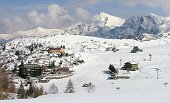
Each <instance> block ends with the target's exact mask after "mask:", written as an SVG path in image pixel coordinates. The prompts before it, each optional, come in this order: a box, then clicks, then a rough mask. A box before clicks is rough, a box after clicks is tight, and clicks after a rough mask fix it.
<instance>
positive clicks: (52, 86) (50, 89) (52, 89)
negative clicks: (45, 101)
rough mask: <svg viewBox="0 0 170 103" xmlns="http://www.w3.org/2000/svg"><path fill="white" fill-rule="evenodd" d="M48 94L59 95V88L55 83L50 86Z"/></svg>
mask: <svg viewBox="0 0 170 103" xmlns="http://www.w3.org/2000/svg"><path fill="white" fill-rule="evenodd" d="M48 93H49V94H56V93H58V88H57V86H56V85H55V84H54V83H53V84H51V86H50V88H49V90H48Z"/></svg>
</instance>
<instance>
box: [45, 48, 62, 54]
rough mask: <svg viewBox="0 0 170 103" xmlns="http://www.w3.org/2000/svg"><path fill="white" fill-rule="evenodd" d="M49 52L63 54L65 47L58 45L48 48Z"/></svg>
mask: <svg viewBox="0 0 170 103" xmlns="http://www.w3.org/2000/svg"><path fill="white" fill-rule="evenodd" d="M47 52H48V53H62V54H63V53H64V52H65V51H64V49H63V48H61V47H58V48H49V49H48V50H47Z"/></svg>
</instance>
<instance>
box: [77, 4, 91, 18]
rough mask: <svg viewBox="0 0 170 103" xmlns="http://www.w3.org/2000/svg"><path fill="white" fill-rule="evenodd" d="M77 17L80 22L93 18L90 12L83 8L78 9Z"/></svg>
mask: <svg viewBox="0 0 170 103" xmlns="http://www.w3.org/2000/svg"><path fill="white" fill-rule="evenodd" d="M75 16H76V18H77V19H79V21H88V20H89V19H90V18H91V17H92V15H91V14H90V12H89V11H87V10H85V9H84V8H81V7H78V8H76V10H75Z"/></svg>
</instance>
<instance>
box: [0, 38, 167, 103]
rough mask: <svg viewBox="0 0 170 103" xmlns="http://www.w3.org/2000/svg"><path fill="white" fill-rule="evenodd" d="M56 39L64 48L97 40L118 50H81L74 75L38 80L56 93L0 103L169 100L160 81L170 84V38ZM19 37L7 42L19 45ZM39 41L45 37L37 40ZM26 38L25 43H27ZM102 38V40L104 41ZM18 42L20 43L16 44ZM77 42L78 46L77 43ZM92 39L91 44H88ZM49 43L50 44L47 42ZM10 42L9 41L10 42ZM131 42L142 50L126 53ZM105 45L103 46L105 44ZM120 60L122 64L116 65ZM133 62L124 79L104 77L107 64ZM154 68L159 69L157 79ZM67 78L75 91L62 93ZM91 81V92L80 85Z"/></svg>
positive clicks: (145, 102)
mask: <svg viewBox="0 0 170 103" xmlns="http://www.w3.org/2000/svg"><path fill="white" fill-rule="evenodd" d="M55 37H56V38H57V37H58V39H57V41H62V40H64V41H62V42H63V43H64V44H66V45H67V43H69V44H68V45H67V46H68V47H73V45H76V46H78V47H74V49H71V50H76V49H75V48H79V47H81V45H82V44H81V43H82V42H85V44H83V45H86V46H87V47H88V46H91V45H92V47H94V44H95V43H94V41H100V43H99V44H98V45H100V46H101V47H103V46H104V45H105V44H112V46H113V45H115V46H117V47H119V48H120V51H118V52H116V53H114V52H105V51H103V50H99V51H91V52H90V51H84V52H82V53H81V56H82V58H84V59H85V60H86V62H85V63H84V64H81V65H78V66H76V67H74V68H73V69H74V70H75V74H74V75H73V76H71V77H68V78H64V79H59V80H51V81H50V82H49V83H46V84H45V83H44V84H43V83H41V84H40V83H39V84H38V85H42V86H43V87H44V89H45V90H48V88H49V86H50V85H51V84H52V83H55V84H56V85H57V87H58V89H59V93H58V94H54V95H44V96H40V97H38V98H35V99H25V100H4V101H0V103H23V102H25V103H37V102H39V103H47V102H48V103H56V102H58V103H70V102H71V103H104V102H116V103H169V102H170V98H169V95H170V92H169V91H170V86H169V85H167V87H165V85H164V83H165V82H167V83H170V64H169V61H170V52H169V51H170V44H169V43H170V39H169V38H162V39H157V40H151V41H144V42H140V41H133V40H113V39H101V38H95V37H86V36H74V35H72V36H70V35H63V36H55ZM53 39H55V38H54V37H51V38H50V37H49V39H48V40H51V42H52V41H54V40H53ZM22 40H23V41H24V43H25V44H26V43H29V42H33V41H37V39H30V40H32V41H30V40H29V39H22ZM22 40H18V43H16V42H17V41H13V42H11V43H14V44H20V43H22ZM39 40H40V41H41V42H42V41H43V40H46V42H47V44H48V40H47V39H39ZM28 41H29V42H28ZM105 41H106V43H105ZM19 42H20V43H19ZM78 42H79V43H80V42H81V43H80V44H79V45H78V44H77V43H78ZM92 42H93V43H92ZM51 44H52V43H51ZM11 45H13V44H11ZM133 45H138V46H139V47H140V48H142V49H143V52H139V53H130V51H131V49H132V47H131V46H133ZM107 46H109V45H106V47H107ZM149 54H152V60H151V61H149ZM120 59H122V63H121V65H120ZM128 61H134V62H137V63H139V68H140V69H139V71H133V72H130V73H126V72H124V75H129V76H131V78H130V79H127V80H121V79H119V80H108V77H109V76H110V75H109V74H108V73H107V71H108V67H109V64H110V63H111V64H114V65H115V67H117V68H120V67H122V66H123V64H124V63H125V62H128ZM154 68H159V69H160V71H159V79H157V77H156V76H157V72H156V71H155V69H154ZM69 79H71V80H72V81H73V83H74V86H75V91H76V92H75V93H73V94H69V93H63V91H64V90H65V87H66V85H67V82H68V80H69ZM89 82H91V83H93V84H94V85H95V87H96V90H95V91H94V92H93V93H88V92H87V90H86V89H85V88H83V87H82V85H83V84H84V83H89Z"/></svg>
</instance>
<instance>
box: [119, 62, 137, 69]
mask: <svg viewBox="0 0 170 103" xmlns="http://www.w3.org/2000/svg"><path fill="white" fill-rule="evenodd" d="M122 69H123V70H129V71H136V70H138V69H139V67H138V63H135V62H126V63H125V64H124V67H122Z"/></svg>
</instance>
